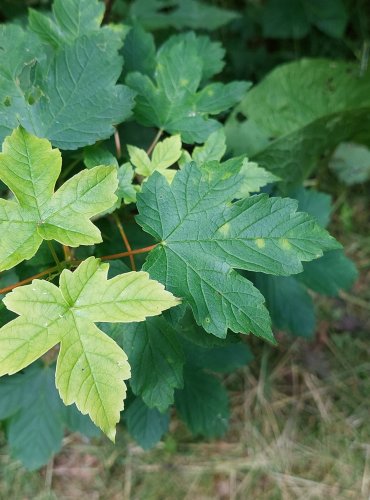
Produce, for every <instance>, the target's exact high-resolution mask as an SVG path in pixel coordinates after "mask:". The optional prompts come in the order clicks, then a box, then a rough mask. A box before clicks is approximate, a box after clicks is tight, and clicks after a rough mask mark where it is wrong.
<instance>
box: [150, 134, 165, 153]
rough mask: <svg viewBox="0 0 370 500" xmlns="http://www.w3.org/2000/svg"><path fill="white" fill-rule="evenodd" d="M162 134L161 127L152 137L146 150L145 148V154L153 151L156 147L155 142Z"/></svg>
mask: <svg viewBox="0 0 370 500" xmlns="http://www.w3.org/2000/svg"><path fill="white" fill-rule="evenodd" d="M162 134H163V128H160V129H159V130H158V132H157V135H156V136H155V137H154V139H153V142H152V143H151V145H150V146H149V148H148V150H147V154H148V155H150V153H151V152H152V151H153V149H154V148H155V147H156V145H157V142H158V141H159V139H160V138H161V136H162Z"/></svg>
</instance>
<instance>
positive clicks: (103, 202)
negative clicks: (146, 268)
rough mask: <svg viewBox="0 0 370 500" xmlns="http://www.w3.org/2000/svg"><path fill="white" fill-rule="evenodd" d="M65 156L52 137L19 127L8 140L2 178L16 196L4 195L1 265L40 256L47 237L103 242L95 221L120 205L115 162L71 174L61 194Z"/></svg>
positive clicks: (1, 157)
mask: <svg viewBox="0 0 370 500" xmlns="http://www.w3.org/2000/svg"><path fill="white" fill-rule="evenodd" d="M61 164H62V159H61V155H60V152H59V151H58V150H57V149H52V148H51V144H50V143H49V141H47V140H46V139H38V138H37V137H35V136H32V135H31V134H29V133H28V132H26V131H25V130H24V129H23V128H22V127H18V128H17V129H16V130H14V132H13V133H12V135H11V136H10V137H7V138H6V139H5V141H4V144H3V152H2V153H1V154H0V179H1V180H2V181H3V182H4V183H5V184H7V186H8V187H9V188H10V189H11V190H12V191H13V193H14V195H15V197H16V199H15V200H14V201H8V200H4V199H0V230H1V242H0V270H1V271H2V270H4V269H9V268H11V267H14V266H15V265H16V264H18V263H19V262H22V261H23V260H25V259H30V258H31V257H33V255H35V253H36V252H37V250H38V248H39V246H40V245H41V242H42V240H43V239H46V240H52V239H54V240H57V241H59V242H60V243H62V244H63V245H70V246H72V247H76V246H78V245H92V244H93V243H99V242H100V241H101V236H100V231H99V230H98V228H97V227H96V226H94V224H93V223H92V222H91V221H90V220H89V219H90V218H91V217H93V216H94V215H97V214H99V213H101V212H103V211H105V210H107V209H108V208H110V207H112V205H114V203H115V201H116V199H117V197H116V196H115V194H114V192H115V190H116V187H117V173H116V169H115V168H114V167H103V166H101V167H95V168H93V169H91V170H84V171H82V172H80V173H78V174H77V175H75V176H74V177H72V178H71V179H69V180H68V181H67V182H66V183H65V184H64V185H63V186H62V187H61V188H60V189H58V191H56V193H54V188H55V183H56V181H57V178H58V177H59V174H60V171H61Z"/></svg>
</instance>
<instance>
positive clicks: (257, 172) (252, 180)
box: [236, 158, 280, 198]
mask: <svg viewBox="0 0 370 500" xmlns="http://www.w3.org/2000/svg"><path fill="white" fill-rule="evenodd" d="M240 174H241V175H242V176H243V180H242V182H241V184H240V188H239V190H238V192H237V194H236V197H237V198H247V197H248V196H249V195H250V194H251V193H259V191H260V190H261V187H264V186H266V185H267V184H269V183H270V182H278V181H279V180H280V179H279V177H277V176H276V175H274V174H272V173H271V172H268V171H267V170H265V169H264V168H261V167H259V166H258V165H257V163H254V162H252V161H248V159H247V158H246V159H245V160H244V161H243V164H242V167H241V169H240Z"/></svg>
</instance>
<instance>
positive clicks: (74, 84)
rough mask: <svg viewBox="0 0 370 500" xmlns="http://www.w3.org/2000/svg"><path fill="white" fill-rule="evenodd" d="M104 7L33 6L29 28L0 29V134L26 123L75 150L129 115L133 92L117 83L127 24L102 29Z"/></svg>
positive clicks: (87, 1) (80, 2) (79, 2)
mask: <svg viewBox="0 0 370 500" xmlns="http://www.w3.org/2000/svg"><path fill="white" fill-rule="evenodd" d="M103 9H104V6H103V4H102V3H101V2H98V1H97V0H92V1H91V0H67V1H64V0H63V1H61V0H56V1H55V2H54V5H53V15H52V16H47V15H44V14H41V13H39V12H35V11H31V12H30V19H29V20H30V25H29V27H27V28H25V29H23V28H21V27H19V26H13V25H8V26H5V27H3V28H2V29H1V31H0V46H1V47H2V49H3V51H2V52H3V55H4V57H3V58H2V59H1V61H0V74H1V76H0V83H2V84H3V85H2V90H0V97H1V100H0V140H3V139H4V137H5V136H6V135H8V134H9V133H10V131H11V130H13V129H14V128H15V127H16V126H17V125H19V124H21V125H22V126H23V127H24V128H26V129H27V130H28V131H29V132H32V133H34V134H35V135H37V136H38V137H46V138H47V139H49V140H50V141H51V142H52V143H53V145H55V146H57V147H60V148H62V149H77V148H79V147H82V146H86V145H88V144H94V143H95V142H96V141H97V140H100V139H106V138H108V137H109V136H111V135H112V134H113V132H114V125H116V124H118V123H120V122H122V121H123V120H124V119H125V118H127V117H128V116H129V115H130V114H131V109H132V106H133V97H134V93H133V92H132V90H130V89H129V88H127V87H126V86H124V85H116V82H117V80H118V78H119V76H120V74H121V71H122V62H123V61H122V58H121V57H120V56H119V55H118V50H119V49H120V47H121V46H122V43H123V42H122V40H123V36H124V30H122V29H120V28H117V27H111V26H104V27H102V28H101V27H100V23H101V20H102V14H103ZM29 28H30V29H29ZM31 30H32V31H31ZM10 41H11V43H10Z"/></svg>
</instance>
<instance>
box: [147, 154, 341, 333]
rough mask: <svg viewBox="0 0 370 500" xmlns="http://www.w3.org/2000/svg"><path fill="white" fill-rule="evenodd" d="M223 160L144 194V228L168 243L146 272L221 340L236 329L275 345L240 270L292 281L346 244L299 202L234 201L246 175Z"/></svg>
mask: <svg viewBox="0 0 370 500" xmlns="http://www.w3.org/2000/svg"><path fill="white" fill-rule="evenodd" d="M239 169H240V165H238V163H237V162H236V163H235V174H234V175H233V174H232V172H231V168H230V169H229V171H228V172H225V171H224V170H223V169H222V167H221V166H220V165H219V164H218V163H217V162H210V163H209V164H205V166H203V168H199V167H197V166H196V164H195V163H191V164H188V165H186V166H185V167H184V168H183V169H182V170H180V171H178V172H177V174H176V175H175V178H174V180H173V182H172V184H171V186H170V185H169V184H168V182H167V181H166V179H165V178H164V177H163V176H162V175H160V174H158V173H156V172H155V173H154V174H153V175H152V176H151V177H150V178H149V179H148V181H147V182H146V183H145V184H144V185H143V189H142V192H141V193H140V194H139V195H138V209H139V216H138V217H137V221H138V223H139V224H140V225H141V226H142V227H143V229H144V230H145V231H147V232H149V233H150V234H151V235H152V236H154V237H155V238H156V239H157V240H158V241H159V242H160V244H159V245H158V246H157V247H156V248H155V249H154V250H153V251H152V252H150V254H149V256H148V258H147V261H146V263H145V265H144V269H145V270H147V271H148V272H150V275H151V276H152V277H153V278H154V279H157V280H158V281H160V282H162V283H165V284H166V287H167V288H168V289H169V290H170V291H172V292H173V293H175V294H176V295H178V296H179V297H183V298H184V299H185V300H186V301H187V302H188V303H189V304H190V306H191V308H192V310H193V313H194V315H195V318H196V320H197V322H198V324H200V325H202V326H203V328H204V329H205V330H206V331H208V332H210V333H213V334H215V335H217V336H219V337H225V335H226V331H227V329H228V328H230V329H231V330H233V331H234V332H241V333H248V332H249V331H252V332H253V333H254V334H256V335H258V336H260V337H262V338H265V339H267V340H270V341H272V340H273V335H272V332H271V328H270V318H269V315H268V312H267V310H266V308H265V306H264V298H263V296H262V295H261V294H260V292H259V291H258V290H257V289H256V288H255V287H254V286H253V285H252V283H251V282H250V281H249V280H248V279H246V278H245V277H243V276H241V275H240V274H239V273H237V272H236V271H235V269H234V268H236V269H243V270H248V271H257V272H264V273H268V274H276V275H283V276H284V275H289V274H295V273H299V272H301V271H302V261H310V260H312V259H315V258H317V257H320V256H321V255H322V253H323V250H329V249H334V248H337V247H338V246H340V245H339V243H338V242H337V241H336V240H335V239H334V238H333V237H331V236H330V235H329V234H328V233H327V231H326V230H325V229H323V228H321V227H320V226H319V225H318V224H317V223H316V221H315V219H314V218H312V217H311V216H309V215H308V214H305V213H300V212H296V210H297V202H296V201H294V200H291V199H283V198H269V197H268V196H267V195H265V194H262V195H256V196H251V197H249V198H246V199H244V200H240V201H237V202H235V203H230V202H231V200H233V199H234V198H235V194H236V192H237V190H238V187H239V184H240V182H241V181H242V180H243V175H242V174H239Z"/></svg>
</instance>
